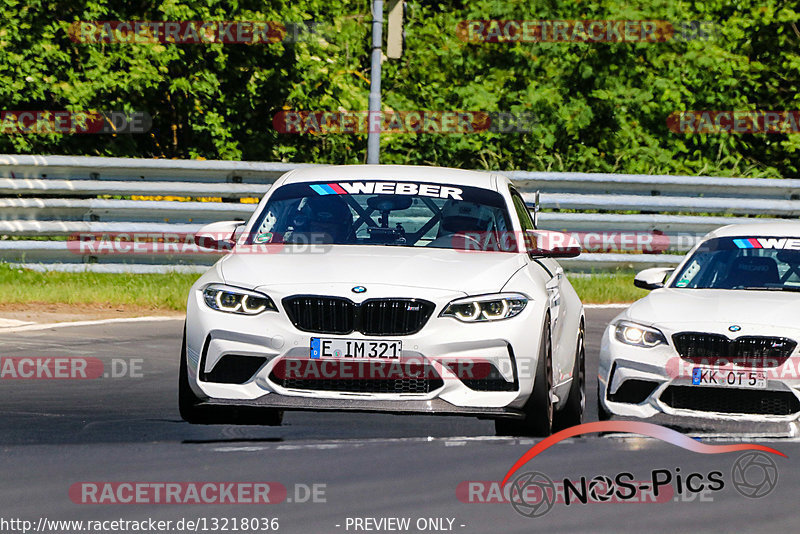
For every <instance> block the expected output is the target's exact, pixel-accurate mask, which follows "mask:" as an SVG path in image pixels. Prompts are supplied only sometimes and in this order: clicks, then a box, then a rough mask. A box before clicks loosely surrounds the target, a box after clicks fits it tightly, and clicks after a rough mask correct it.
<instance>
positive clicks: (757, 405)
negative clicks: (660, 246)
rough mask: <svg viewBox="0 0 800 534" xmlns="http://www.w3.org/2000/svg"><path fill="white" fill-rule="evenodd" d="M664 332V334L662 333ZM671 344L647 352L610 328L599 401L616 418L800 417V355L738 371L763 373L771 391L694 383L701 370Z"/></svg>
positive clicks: (780, 419)
mask: <svg viewBox="0 0 800 534" xmlns="http://www.w3.org/2000/svg"><path fill="white" fill-rule="evenodd" d="M662 330H664V329H662ZM671 333H672V332H669V331H666V330H665V331H664V334H665V335H666V337H667V339H668V340H670V341H669V344H668V345H659V346H657V347H653V348H649V349H643V348H639V347H634V346H630V345H626V344H624V343H621V342H620V341H618V340H617V339H616V338H615V337H614V326H613V323H612V325H609V326H608V327H607V328H606V330H605V332H604V334H603V339H602V342H601V348H600V359H599V372H598V397H599V401H600V403H601V406H602V407H603V408H605V410H606V411H608V412H609V413H611V414H614V415H619V416H628V417H638V418H648V417H653V416H655V415H657V414H661V413H663V414H667V415H670V416H676V417H686V418H693V419H701V420H702V419H705V420H726V421H760V422H761V421H768V422H791V421H795V420H797V419H798V418H800V354H798V352H797V351H795V353H794V354H792V356H791V357H789V358H788V359H787V360H786V362H785V363H784V364H783V365H781V366H778V367H771V368H749V367H735V368H732V369H735V370H736V371H762V372H765V373H766V376H767V387H766V389H744V388H735V387H715V386H699V385H693V384H692V370H693V369H694V367H697V366H698V365H697V364H695V363H692V362H690V361H687V360H684V359H682V358H681V357H680V356H679V355H678V352H677V351H676V350H675V348H674V347H673V345H672V341H671Z"/></svg>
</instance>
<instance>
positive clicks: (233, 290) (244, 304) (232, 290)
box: [203, 284, 278, 315]
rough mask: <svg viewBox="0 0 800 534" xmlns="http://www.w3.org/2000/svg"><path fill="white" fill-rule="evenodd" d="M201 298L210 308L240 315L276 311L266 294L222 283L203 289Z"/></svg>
mask: <svg viewBox="0 0 800 534" xmlns="http://www.w3.org/2000/svg"><path fill="white" fill-rule="evenodd" d="M203 300H204V301H205V303H206V306H208V307H209V308H211V309H212V310H217V311H221V312H228V313H239V314H241V315H258V314H259V313H261V312H263V311H265V310H271V311H278V308H276V307H275V303H274V302H272V299H271V298H269V297H268V296H266V295H264V294H262V293H257V292H255V291H248V290H247V289H241V288H238V287H231V286H226V285H224V284H211V285H209V286H207V287H206V288H205V289H204V290H203Z"/></svg>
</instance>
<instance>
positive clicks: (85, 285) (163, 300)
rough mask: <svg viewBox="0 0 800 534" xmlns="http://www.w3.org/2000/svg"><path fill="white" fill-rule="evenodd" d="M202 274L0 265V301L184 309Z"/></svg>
mask: <svg viewBox="0 0 800 534" xmlns="http://www.w3.org/2000/svg"><path fill="white" fill-rule="evenodd" d="M199 277H200V275H199V274H183V273H167V274H106V273H89V272H83V273H60V272H46V273H41V272H38V271H30V270H27V269H24V270H23V269H15V268H13V267H11V266H9V265H3V264H0V303H24V302H47V303H63V304H105V305H112V306H113V305H117V306H119V305H129V306H142V307H147V308H152V309H162V310H185V309H186V298H187V296H188V295H189V288H190V287H191V286H192V284H193V283H194V281H195V280H197V279H198V278H199Z"/></svg>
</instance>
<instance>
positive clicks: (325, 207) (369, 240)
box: [250, 181, 516, 252]
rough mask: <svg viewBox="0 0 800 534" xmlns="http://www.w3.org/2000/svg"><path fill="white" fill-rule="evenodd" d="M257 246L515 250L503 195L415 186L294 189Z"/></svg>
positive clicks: (264, 226) (268, 215)
mask: <svg viewBox="0 0 800 534" xmlns="http://www.w3.org/2000/svg"><path fill="white" fill-rule="evenodd" d="M253 228H254V232H253V233H252V235H251V237H250V240H251V242H252V243H327V244H337V245H345V244H346V245H394V246H406V247H434V248H476V249H477V248H479V247H480V249H481V250H500V249H501V248H502V251H505V252H515V251H516V247H515V246H511V247H509V244H508V243H504V244H503V246H502V247H493V246H492V243H495V244H496V243H498V242H499V240H500V237H501V236H508V235H513V232H512V231H511V230H512V229H511V224H510V219H509V216H508V212H507V210H506V205H505V202H504V200H503V197H502V196H501V195H500V194H499V193H497V192H495V191H490V190H488V189H482V188H478V187H466V186H451V185H443V184H426V183H414V182H387V181H380V182H379V181H359V182H318V183H302V184H289V185H284V186H282V187H280V188H279V189H278V190H276V191H275V192H274V193H273V194H272V196H271V197H270V199H269V200H268V201H267V204H266V205H265V206H264V209H263V210H262V212H261V214H260V215H259V218H258V220H257V221H256V224H255V225H254V227H253Z"/></svg>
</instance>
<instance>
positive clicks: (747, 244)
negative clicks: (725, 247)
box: [733, 238, 762, 248]
mask: <svg viewBox="0 0 800 534" xmlns="http://www.w3.org/2000/svg"><path fill="white" fill-rule="evenodd" d="M733 242H734V243H736V246H737V247H739V248H762V247H761V243H759V242H758V239H755V238H750V239H734V240H733Z"/></svg>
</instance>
